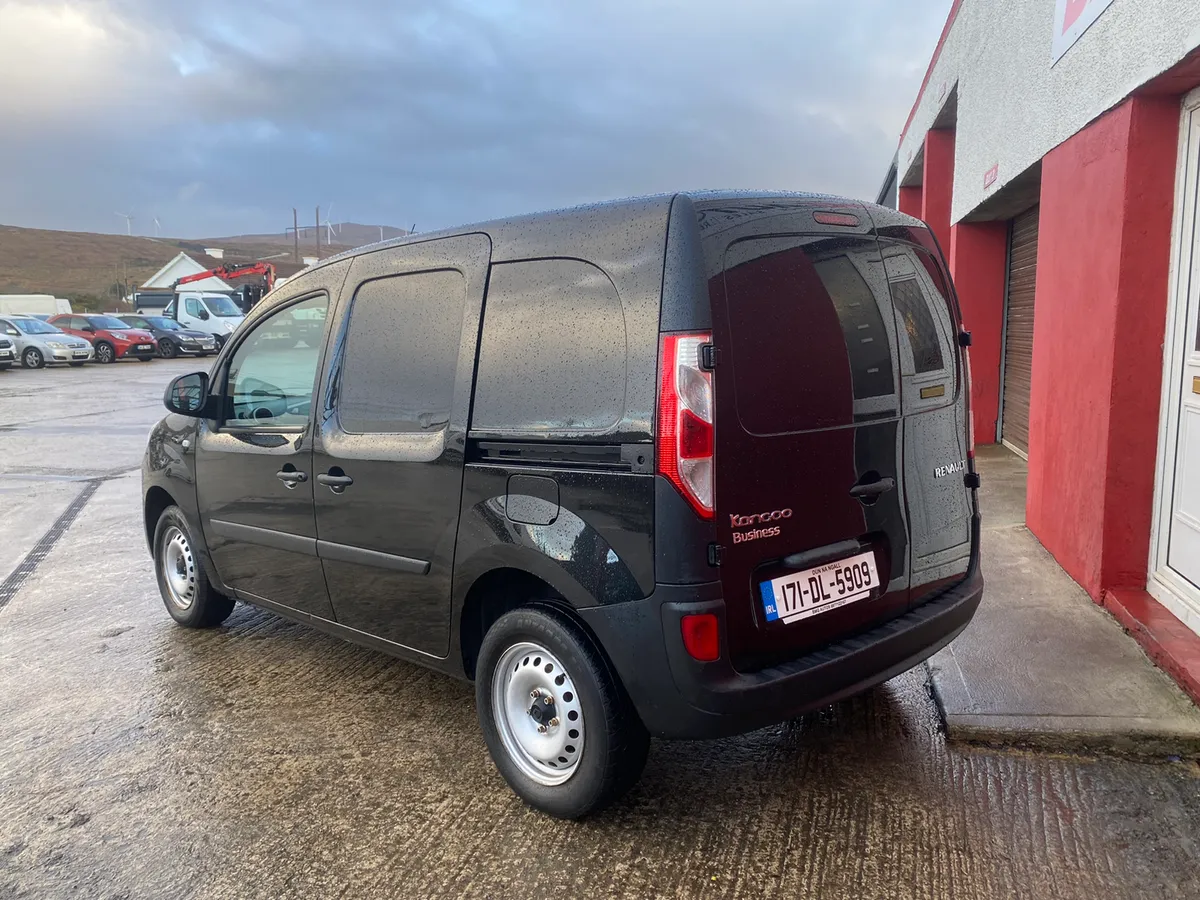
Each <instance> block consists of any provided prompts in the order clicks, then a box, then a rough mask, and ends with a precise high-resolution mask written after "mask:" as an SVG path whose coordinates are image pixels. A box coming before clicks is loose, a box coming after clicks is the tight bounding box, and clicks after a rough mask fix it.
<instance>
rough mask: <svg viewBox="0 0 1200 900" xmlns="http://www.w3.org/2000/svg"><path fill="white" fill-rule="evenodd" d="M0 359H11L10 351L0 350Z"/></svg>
mask: <svg viewBox="0 0 1200 900" xmlns="http://www.w3.org/2000/svg"><path fill="white" fill-rule="evenodd" d="M0 359H12V351H11V350H0Z"/></svg>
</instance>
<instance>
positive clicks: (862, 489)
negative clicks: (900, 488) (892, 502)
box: [850, 478, 896, 500]
mask: <svg viewBox="0 0 1200 900" xmlns="http://www.w3.org/2000/svg"><path fill="white" fill-rule="evenodd" d="M895 487H896V479H895V478H880V479H879V480H878V481H872V482H871V483H870V484H856V485H855V486H854V487H852V488H850V496H851V497H854V498H856V499H858V500H863V499H865V498H870V497H878V496H879V495H880V494H886V493H887V492H888V491H890V490H893V489H895Z"/></svg>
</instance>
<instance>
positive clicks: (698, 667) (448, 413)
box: [143, 194, 983, 817]
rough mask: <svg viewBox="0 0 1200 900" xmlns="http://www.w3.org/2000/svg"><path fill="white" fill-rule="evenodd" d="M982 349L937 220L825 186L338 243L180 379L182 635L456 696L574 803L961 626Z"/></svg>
mask: <svg viewBox="0 0 1200 900" xmlns="http://www.w3.org/2000/svg"><path fill="white" fill-rule="evenodd" d="M485 296H486V303H485ZM314 319H316V320H319V321H321V322H322V323H323V324H322V329H321V335H320V340H317V341H314V342H312V343H310V342H309V341H308V340H307V338H306V337H305V334H306V329H307V328H308V327H309V325H310V324H311V322H312V321H313V320H314ZM969 342H970V341H969V335H968V334H966V333H965V332H963V331H962V325H961V319H960V315H959V310H958V303H957V300H956V298H955V296H954V292H953V288H952V287H951V282H950V276H949V273H948V271H947V268H946V265H945V262H944V260H943V258H942V255H941V253H940V251H939V250H938V248H937V244H936V242H935V241H934V239H933V236H932V235H931V234H930V232H929V230H928V229H927V228H926V227H925V226H924V225H923V224H922V223H921V222H919V221H917V220H916V219H913V218H910V217H908V216H906V215H903V214H901V213H898V212H895V211H893V210H887V209H884V208H881V207H877V206H874V205H869V204H862V203H857V202H854V201H849V200H836V199H833V198H830V197H826V196H816V195H797V194H694V195H685V194H680V195H676V196H674V197H671V196H665V197H653V198H647V199H641V200H630V201H621V202H617V203H611V204H601V205H597V206H590V207H581V208H579V209H574V210H567V211H560V212H553V213H546V214H541V215H535V216H528V217H523V218H515V219H509V220H504V221H500V222H494V223H486V224H482V225H476V226H472V227H469V228H464V229H457V230H451V231H445V232H441V233H438V234H429V235H420V236H415V237H411V238H404V239H400V240H397V241H391V242H387V243H383V244H377V245H373V246H371V247H368V248H363V249H360V250H358V251H354V252H351V253H349V254H343V255H342V256H340V257H335V258H334V259H332V260H329V261H326V262H323V263H321V264H318V265H317V266H314V267H313V268H311V269H308V270H306V271H305V272H304V273H302V274H301V275H299V276H297V277H296V278H295V279H293V280H292V281H290V282H289V283H288V284H287V285H286V286H284V287H283V288H280V289H277V290H275V291H274V292H273V293H272V294H271V296H270V297H268V298H267V299H265V300H264V301H263V303H262V304H260V305H259V306H257V307H255V308H254V309H253V310H252V311H251V313H250V314H249V316H248V317H247V321H246V322H245V324H244V325H243V327H242V328H240V329H239V330H238V331H237V332H236V333H235V334H234V335H233V336H232V338H231V339H230V341H229V343H228V344H227V345H226V346H225V348H224V349H223V350H222V351H221V353H220V355H219V356H218V358H217V360H216V362H215V363H214V365H213V367H212V370H211V375H210V374H208V373H203V372H201V373H196V374H191V375H184V376H181V377H179V378H176V379H174V380H173V381H172V382H171V383H170V385H169V386H168V388H167V391H166V395H165V397H164V401H165V404H166V406H167V409H168V410H169V411H170V415H168V416H166V417H165V418H164V419H163V420H162V421H161V422H160V423H159V424H158V425H157V426H156V428H155V429H154V430H153V431H152V432H151V435H150V438H149V447H148V449H147V454H146V457H145V461H144V464H143V489H144V494H143V496H144V507H143V508H144V516H145V528H146V537H147V540H148V543H149V546H150V549H151V551H152V554H153V557H154V563H155V571H156V574H157V579H158V584H159V588H160V591H161V593H162V597H163V600H164V602H165V604H166V607H167V610H168V611H169V613H170V614H171V616H173V617H174V619H175V620H176V621H177V622H179V623H180V624H181V625H185V626H188V627H207V626H213V625H216V624H217V623H219V622H221V621H223V620H224V619H225V618H226V617H227V616H228V615H229V614H230V611H231V610H232V609H233V606H234V602H235V600H242V601H245V602H247V603H253V604H257V605H260V606H263V607H265V608H267V609H271V610H274V611H276V612H278V613H280V614H281V615H283V616H285V617H290V618H292V619H295V620H297V621H300V622H305V623H307V624H310V625H312V626H314V627H316V628H318V629H320V630H322V631H325V632H328V633H330V634H333V635H337V636H340V637H343V638H346V639H348V640H352V641H357V642H360V643H363V644H365V645H367V646H370V647H374V648H376V649H379V650H382V651H384V652H387V653H392V654H395V655H397V656H400V657H403V658H405V659H409V660H412V661H415V662H418V663H420V664H422V665H425V666H429V667H431V668H434V669H437V670H440V671H442V672H446V673H448V674H451V675H456V676H459V677H464V678H468V679H473V680H474V682H475V696H476V705H477V710H478V715H479V723H480V726H481V728H482V730H483V734H484V737H485V739H486V742H487V746H488V749H489V751H490V753H491V756H492V758H493V760H494V761H495V764H496V766H497V768H498V769H499V770H500V772H501V773H502V774H503V776H504V777H505V779H506V780H507V781H508V783H509V784H510V785H511V786H512V787H513V789H514V790H515V791H516V792H517V793H518V794H519V795H520V796H521V797H523V798H524V799H525V800H526V801H527V802H528V803H530V804H531V805H533V806H534V807H536V808H538V809H541V810H544V811H546V812H548V813H551V814H553V815H556V816H563V817H578V816H582V815H585V814H587V813H589V812H591V811H593V810H596V809H599V808H600V807H602V806H604V805H605V804H606V803H609V802H611V801H612V800H613V799H614V798H616V797H618V796H619V795H620V794H621V793H622V792H623V791H625V790H626V789H627V788H628V787H629V786H630V785H632V784H633V783H634V782H635V781H636V780H637V779H638V777H639V776H640V773H641V771H642V768H643V765H644V763H645V760H646V755H647V751H648V747H649V736H650V735H657V736H659V737H663V738H711V737H716V736H724V735H733V734H738V733H741V732H745V731H749V730H751V729H756V728H760V727H762V726H765V725H770V724H772V723H777V722H781V721H784V720H786V719H789V718H792V717H794V716H797V715H799V714H801V713H804V712H805V711H808V710H812V709H816V708H819V707H822V706H825V705H827V704H829V703H831V702H833V701H835V700H838V699H841V698H844V697H847V696H850V695H852V694H856V693H859V692H861V691H863V690H866V689H867V688H869V687H871V686H872V685H875V684H878V683H879V682H882V681H884V680H886V679H889V678H891V677H893V676H895V675H897V674H899V673H900V672H903V671H905V670H906V669H909V668H911V667H913V666H915V665H917V664H918V663H920V662H921V661H922V660H924V659H926V658H927V657H928V656H930V655H931V654H932V653H934V652H935V651H937V650H938V649H939V648H941V647H943V646H944V645H946V644H947V643H949V642H950V641H951V640H952V639H953V638H954V637H955V636H956V635H957V634H958V633H959V632H960V631H962V629H963V628H965V627H966V625H967V623H968V622H969V621H970V620H971V618H972V616H973V614H974V612H975V610H976V608H977V607H978V605H979V602H980V598H981V596H982V591H983V582H982V578H981V575H980V569H979V516H978V505H977V499H976V487H977V485H978V479H977V476H976V475H975V471H974V459H973V453H972V446H971V437H970V431H969V425H968V423H969V421H970V410H969V409H968V398H969V396H970V390H969V376H968V366H967V359H966V353H965V350H964V348H965V347H966V346H967V345H968V344H969ZM454 706H455V711H456V714H461V704H454ZM437 726H438V723H437V721H435V720H431V721H430V722H429V727H431V728H436V727H437Z"/></svg>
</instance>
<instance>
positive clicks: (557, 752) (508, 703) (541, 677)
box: [492, 641, 586, 786]
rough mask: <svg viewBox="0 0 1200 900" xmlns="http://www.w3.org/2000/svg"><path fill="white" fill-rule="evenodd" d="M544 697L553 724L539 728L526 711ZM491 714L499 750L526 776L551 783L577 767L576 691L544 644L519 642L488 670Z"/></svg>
mask: <svg viewBox="0 0 1200 900" xmlns="http://www.w3.org/2000/svg"><path fill="white" fill-rule="evenodd" d="M547 667H549V671H547ZM534 692H537V696H534ZM547 697H548V698H550V700H551V704H549V705H548V707H547V708H550V709H552V710H553V713H554V715H555V717H556V718H557V719H558V724H556V725H553V724H548V725H546V730H545V731H544V732H540V731H539V730H538V726H539V722H538V721H537V720H536V719H535V718H534V716H533V715H532V714H531V712H530V710H531V708H532V707H533V705H534V704H537V703H544V701H545V699H546V698H547ZM492 717H493V719H494V720H495V723H496V732H497V734H498V735H499V737H500V742H501V744H502V745H503V746H504V751H505V753H506V754H507V755H508V757H509V758H510V759H511V760H512V761H513V762H514V763H515V764H516V765H517V767H518V768H519V769H520V770H521V772H522V773H523V774H524V775H525V776H526V777H528V778H530V779H532V780H533V781H536V782H537V783H538V784H542V785H546V786H554V785H559V784H563V783H564V782H566V781H567V780H568V779H569V778H570V777H571V776H572V775H574V774H575V771H576V770H577V769H578V768H579V762H580V760H581V759H582V758H583V744H584V738H585V737H586V735H585V732H584V719H583V707H582V706H581V705H580V703H579V692H578V691H577V690H576V688H575V682H574V680H573V679H572V678H571V674H570V672H568V671H567V669H566V667H565V666H563V664H562V663H561V662H560V661H559V659H558V657H556V656H555V655H554V654H553V653H551V652H550V651H549V650H547V649H546V648H545V647H543V646H541V645H539V644H536V643H533V642H531V641H522V642H520V643H517V644H514V645H512V646H511V647H509V648H508V649H507V650H505V651H504V653H503V654H502V655H501V656H500V659H499V660H498V661H497V663H496V668H495V671H494V672H493V675H492Z"/></svg>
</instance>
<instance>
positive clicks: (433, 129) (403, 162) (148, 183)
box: [0, 0, 950, 237]
mask: <svg viewBox="0 0 1200 900" xmlns="http://www.w3.org/2000/svg"><path fill="white" fill-rule="evenodd" d="M949 5H950V0H837V2H830V0H821V2H818V0H761V2H760V0H739V2H729V0H723V2H712V0H593V2H587V0H324V2H311V0H236V2H235V0H202V2H195V0H66V2H53V0H36V2H34V0H28V2H27V0H0V122H2V123H3V126H2V128H0V135H2V136H0V223H5V224H10V225H24V226H32V227H39V228H62V229H71V230H80V231H104V232H123V231H124V230H125V222H124V220H122V219H119V218H118V217H117V216H116V215H114V213H117V212H122V213H123V212H132V213H133V214H134V215H135V216H136V219H135V221H134V223H133V224H134V231H135V233H142V234H153V233H154V225H153V221H152V219H153V217H154V216H158V217H159V219H160V220H161V222H162V228H163V234H165V235H172V236H196V237H199V236H218V235H226V234H236V233H249V232H268V231H283V229H284V228H285V226H287V225H290V224H291V209H292V207H293V206H296V207H299V208H300V211H301V216H302V221H303V222H307V221H310V220H311V219H312V217H313V207H314V206H316V205H317V204H320V205H321V206H323V207H324V206H327V205H328V204H329V203H330V202H332V203H333V204H334V206H333V218H334V219H335V220H336V221H347V220H349V221H358V222H365V223H372V224H374V223H383V224H389V225H397V226H402V227H407V226H409V225H411V224H413V223H414V222H415V223H416V224H417V227H418V228H419V229H420V230H422V231H427V230H431V229H433V228H437V227H442V226H448V225H454V224H459V223H463V222H469V221H474V220H479V219H485V218H490V217H494V216H498V215H505V214H509V213H519V212H528V211H532V210H536V209H543V208H547V207H553V206H564V205H571V204H574V203H580V202H586V201H590V200H597V199H607V198H612V197H620V196H628V195H631V194H641V193H651V192H656V191H667V190H673V189H678V188H710V187H711V188H718V187H731V188H732V187H749V188H779V189H789V190H820V191H831V192H835V193H842V194H849V195H852V196H857V197H873V196H874V194H875V192H876V190H877V189H878V187H879V184H880V182H881V181H882V179H883V176H884V174H885V170H886V168H887V164H888V163H889V161H890V159H891V156H892V154H893V152H894V150H895V147H896V143H897V138H898V136H899V131H900V129H901V128H902V127H903V125H904V121H905V119H906V118H907V115H908V111H909V109H910V107H911V106H912V103H913V100H914V99H915V96H916V92H917V89H918V88H919V86H920V83H921V78H922V76H923V75H924V72H925V66H926V64H927V63H928V61H929V57H930V54H931V53H932V51H933V47H934V45H935V44H936V42H937V37H938V34H939V32H940V30H941V26H942V23H943V21H944V19H945V16H946V13H947V10H948V9H949Z"/></svg>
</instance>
